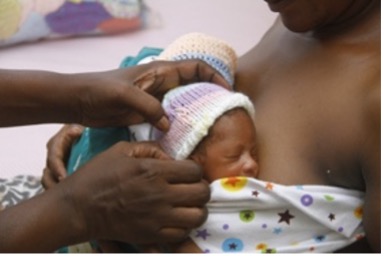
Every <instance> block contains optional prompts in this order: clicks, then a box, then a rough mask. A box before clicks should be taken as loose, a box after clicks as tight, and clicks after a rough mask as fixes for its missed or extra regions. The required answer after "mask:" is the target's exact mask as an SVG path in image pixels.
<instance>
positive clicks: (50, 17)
mask: <svg viewBox="0 0 385 256" xmlns="http://www.w3.org/2000/svg"><path fill="white" fill-rule="evenodd" d="M145 9H146V8H145V5H144V3H143V1H142V0H1V1H0V47H1V46H6V45H11V44H16V43H21V42H28V41H35V40H39V39H43V38H57V37H68V36H88V35H100V34H115V33H120V32H126V31H132V30H135V29H139V28H141V27H143V24H144V21H143V17H144V11H145Z"/></svg>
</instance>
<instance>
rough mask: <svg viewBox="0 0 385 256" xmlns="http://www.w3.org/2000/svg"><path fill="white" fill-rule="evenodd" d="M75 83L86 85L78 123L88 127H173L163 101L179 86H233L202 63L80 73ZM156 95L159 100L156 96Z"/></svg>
mask: <svg viewBox="0 0 385 256" xmlns="http://www.w3.org/2000/svg"><path fill="white" fill-rule="evenodd" d="M73 78H74V79H77V80H74V83H79V81H82V82H83V84H85V85H89V86H86V90H84V91H83V92H82V93H81V94H79V96H78V101H79V102H80V111H79V115H80V116H78V118H77V119H78V121H77V123H81V124H84V125H87V126H93V127H100V126H108V125H109V126H127V125H131V124H137V123H141V122H143V121H148V122H150V123H151V124H153V125H154V126H156V127H157V128H158V129H160V130H163V131H166V130H167V129H168V127H169V123H168V120H167V117H166V116H165V113H164V110H163V109H162V107H161V104H160V102H159V99H161V97H162V96H163V94H164V93H165V92H167V91H168V90H170V89H171V88H174V87H176V86H179V85H185V84H188V83H192V82H197V81H208V82H213V83H217V84H219V85H222V86H224V87H229V85H228V84H227V83H226V81H225V80H224V79H223V78H222V77H221V75H219V73H218V72H217V71H215V70H214V69H213V68H212V67H210V66H209V65H207V64H206V63H205V62H203V61H200V60H185V61H154V62H151V63H148V64H144V65H138V66H134V67H130V68H125V69H116V70H111V71H107V72H99V73H87V74H78V75H75V76H74V77H73ZM154 96H155V97H154Z"/></svg>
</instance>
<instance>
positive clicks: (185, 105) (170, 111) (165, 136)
mask: <svg viewBox="0 0 385 256" xmlns="http://www.w3.org/2000/svg"><path fill="white" fill-rule="evenodd" d="M162 106H163V108H164V110H165V112H166V114H167V116H168V118H169V121H170V129H169V131H168V132H167V133H162V132H161V131H158V130H155V132H154V133H153V138H154V139H156V140H157V141H158V142H159V144H160V146H161V147H162V148H163V150H164V151H165V152H166V153H167V154H169V155H170V156H171V157H173V158H174V159H176V160H181V159H186V158H187V157H188V156H189V155H190V154H191V153H192V152H193V150H194V149H195V148H196V146H197V145H198V144H199V142H200V141H201V140H202V139H203V138H204V137H205V136H206V135H207V134H208V131H209V129H210V128H211V127H212V126H213V125H214V123H215V121H216V120H217V119H218V118H219V117H220V116H222V115H223V114H224V113H225V112H227V111H229V110H231V109H234V108H238V107H241V108H244V109H245V110H246V111H247V112H248V113H249V115H250V116H251V118H253V117H254V107H253V104H252V103H251V101H250V100H249V98H248V97H247V96H245V95H243V94H241V93H238V92H233V91H229V90H227V89H225V88H223V87H221V86H219V85H216V84H213V83H207V82H200V83H194V84H191V85H186V86H181V87H177V88H175V89H172V90H170V91H169V92H168V93H166V95H165V96H164V99H163V101H162Z"/></svg>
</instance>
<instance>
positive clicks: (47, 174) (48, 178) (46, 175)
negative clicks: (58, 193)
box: [41, 168, 58, 190]
mask: <svg viewBox="0 0 385 256" xmlns="http://www.w3.org/2000/svg"><path fill="white" fill-rule="evenodd" d="M41 183H42V185H43V187H44V189H46V190H47V189H50V188H52V187H53V186H55V185H56V184H57V183H58V180H57V179H56V178H55V177H54V176H53V175H52V172H51V171H50V170H49V169H48V168H44V170H43V176H42V177H41Z"/></svg>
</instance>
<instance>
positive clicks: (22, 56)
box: [0, 0, 276, 178]
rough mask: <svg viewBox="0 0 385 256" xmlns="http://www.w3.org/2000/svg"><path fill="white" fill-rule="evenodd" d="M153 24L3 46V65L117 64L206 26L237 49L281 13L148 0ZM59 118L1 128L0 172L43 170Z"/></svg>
mask: <svg viewBox="0 0 385 256" xmlns="http://www.w3.org/2000/svg"><path fill="white" fill-rule="evenodd" d="M146 3H147V5H148V6H149V8H150V11H151V14H152V15H151V17H152V22H151V24H152V25H151V26H150V27H148V28H146V29H143V30H139V31H136V32H130V33H126V34H120V35H114V36H105V37H87V38H85V37H84V38H69V39H60V40H47V41H41V42H38V43H31V44H23V45H17V46H12V47H8V48H0V68H6V69H38V70H51V71H57V72H63V73H78V72H91V71H101V70H108V69H113V68H116V67H117V66H118V64H119V63H120V61H121V60H122V59H123V58H124V57H125V56H127V55H135V54H136V53H138V51H139V50H140V49H141V48H142V47H143V46H153V47H165V46H167V45H168V44H169V43H170V42H172V41H173V40H174V39H175V38H177V37H179V36H181V35H183V34H186V33H189V32H202V33H206V34H209V35H212V36H216V37H219V38H222V39H224V40H226V41H228V42H229V43H230V44H231V45H232V46H233V47H234V49H235V50H236V52H237V54H238V55H242V54H244V53H245V52H246V51H247V50H249V49H250V48H251V47H252V46H253V45H254V44H255V43H256V42H257V41H258V40H259V39H260V38H261V37H262V36H263V34H264V33H265V32H266V30H267V29H268V28H269V26H270V25H271V24H272V22H273V21H274V19H275V17H276V14H274V13H271V12H270V11H269V9H268V7H267V5H266V3H265V2H263V1H260V0H242V1H234V0H209V1H208V0H194V1H191V0H162V1H159V0H146ZM60 127H61V125H60V124H43V125H29V126H21V127H14V128H1V129H0V177H2V178H7V177H11V176H15V175H19V174H29V175H36V176H40V175H41V174H42V170H43V168H44V166H45V157H46V143H47V141H48V139H49V138H50V137H51V136H52V135H53V134H54V133H55V132H56V131H57V130H58V129H59V128H60Z"/></svg>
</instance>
